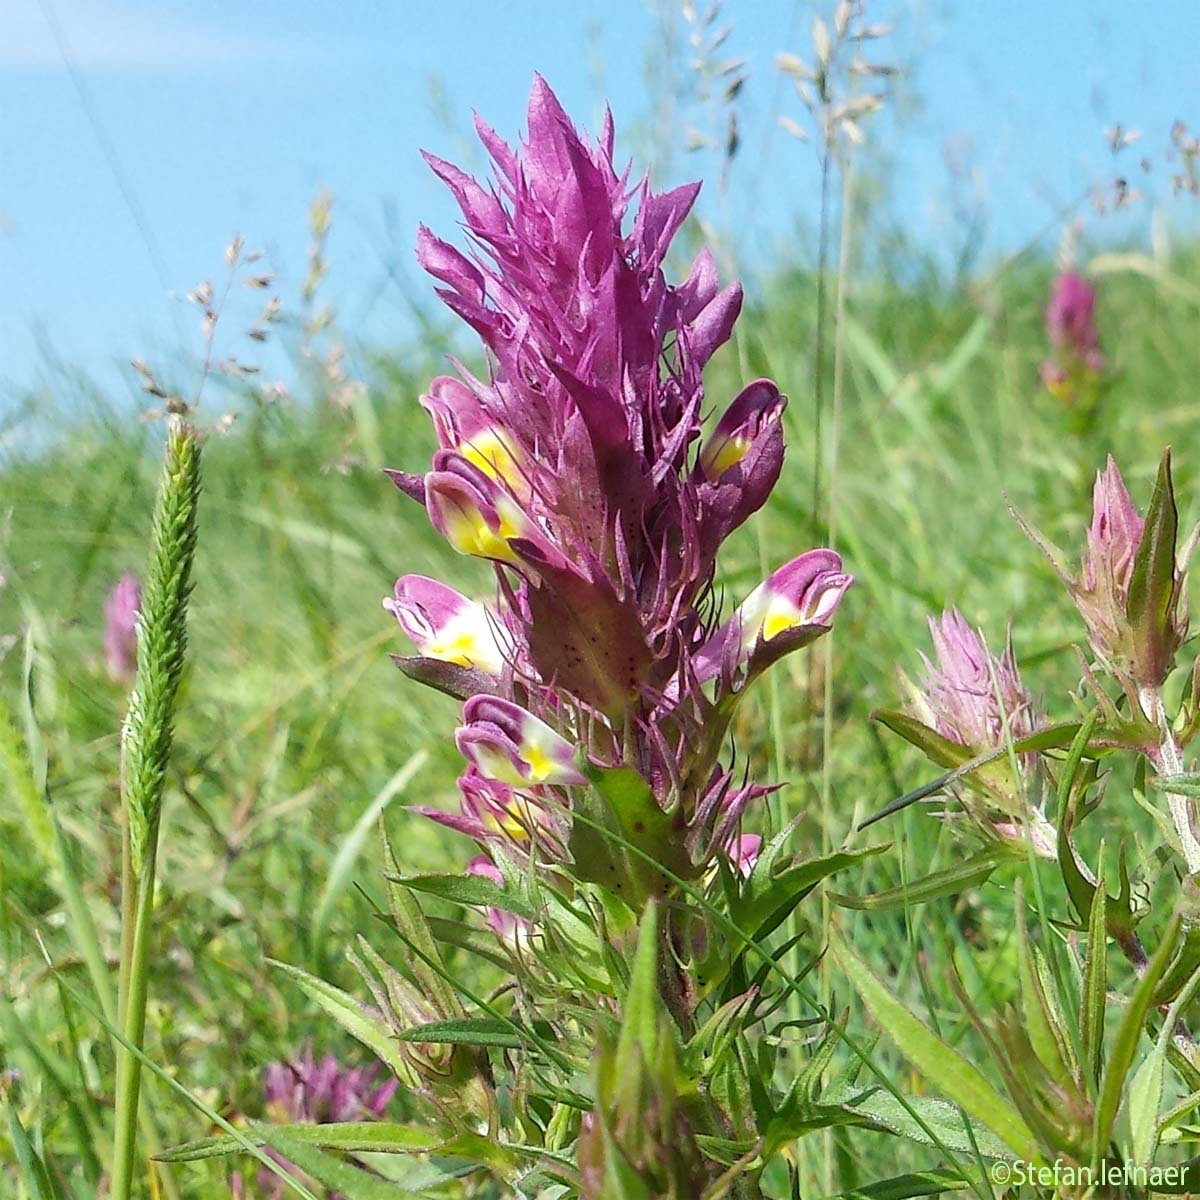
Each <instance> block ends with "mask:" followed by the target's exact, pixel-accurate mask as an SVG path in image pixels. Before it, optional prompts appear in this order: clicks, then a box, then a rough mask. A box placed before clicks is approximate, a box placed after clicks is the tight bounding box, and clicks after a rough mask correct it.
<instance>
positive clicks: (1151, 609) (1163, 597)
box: [1126, 447, 1179, 686]
mask: <svg viewBox="0 0 1200 1200" xmlns="http://www.w3.org/2000/svg"><path fill="white" fill-rule="evenodd" d="M1178 533H1179V513H1178V510H1177V509H1176V507H1175V491H1174V488H1173V486H1172V483H1171V450H1170V447H1168V448H1167V449H1165V450H1164V451H1163V454H1162V459H1161V461H1160V462H1159V464H1158V478H1157V479H1156V480H1155V483H1154V492H1153V494H1152V495H1151V497H1150V506H1149V508H1148V509H1147V510H1146V526H1145V532H1144V533H1143V534H1142V540H1141V543H1140V545H1139V546H1138V551H1137V555H1136V557H1135V558H1134V561H1133V574H1132V575H1131V576H1130V579H1129V600H1128V605H1127V610H1126V615H1127V616H1128V618H1129V624H1130V627H1131V629H1132V630H1133V635H1134V639H1135V643H1136V646H1137V656H1138V661H1139V666H1141V667H1143V669H1144V670H1146V671H1149V672H1151V673H1152V675H1154V676H1157V678H1147V679H1139V681H1138V682H1139V683H1142V684H1143V685H1147V686H1149V685H1152V684H1157V683H1161V682H1162V680H1163V679H1164V678H1165V677H1166V674H1167V671H1168V670H1169V668H1170V660H1171V654H1172V653H1173V651H1174V645H1173V643H1172V634H1171V610H1172V608H1173V607H1174V604H1175V542H1176V539H1177V537H1178Z"/></svg>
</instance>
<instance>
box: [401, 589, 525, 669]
mask: <svg viewBox="0 0 1200 1200" xmlns="http://www.w3.org/2000/svg"><path fill="white" fill-rule="evenodd" d="M383 606H384V608H386V609H387V610H388V611H389V612H391V613H392V614H393V615H394V616H395V618H396V620H397V621H399V622H400V628H401V629H403V630H404V632H405V633H406V634H408V636H409V637H410V638H411V639H412V641H413V643H414V644H415V645H416V647H417V649H418V650H419V651H420V652H421V654H422V655H424V656H425V657H427V658H433V659H437V660H438V661H439V662H447V663H453V664H454V665H455V666H460V667H476V668H478V669H479V670H481V671H487V672H489V673H490V674H492V675H499V674H500V673H501V672H502V671H503V670H504V662H505V656H504V648H503V646H502V644H501V638H500V636H499V627H498V625H497V623H496V621H495V619H494V618H493V617H492V616H491V615H490V614H489V613H488V610H487V607H486V606H485V605H483V604H479V603H477V602H476V601H474V600H468V599H467V598H466V596H460V595H459V594H458V592H456V591H455V590H454V589H453V588H450V587H447V586H446V585H445V584H444V583H438V581H437V580H435V579H426V578H425V576H424V575H405V576H403V577H402V578H400V579H397V580H396V592H395V596H394V597H389V598H388V599H385V600H384V602H383Z"/></svg>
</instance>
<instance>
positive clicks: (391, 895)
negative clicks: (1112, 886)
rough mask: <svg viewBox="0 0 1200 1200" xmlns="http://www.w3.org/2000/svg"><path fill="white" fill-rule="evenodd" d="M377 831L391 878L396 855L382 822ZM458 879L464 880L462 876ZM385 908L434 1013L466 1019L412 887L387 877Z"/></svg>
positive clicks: (414, 976)
mask: <svg viewBox="0 0 1200 1200" xmlns="http://www.w3.org/2000/svg"><path fill="white" fill-rule="evenodd" d="M380 831H381V833H382V834H383V859H384V864H385V866H386V867H387V868H389V870H390V872H391V873H393V874H394V873H395V872H396V871H397V870H398V867H397V863H396V854H395V851H394V850H393V849H392V843H391V841H390V840H389V838H388V833H387V826H386V825H385V824H384V823H383V822H380ZM458 878H463V879H466V878H468V877H467V876H465V875H464V876H459V877H458ZM388 908H389V910H390V911H391V914H392V921H393V923H394V925H395V929H396V932H397V933H398V934H399V935H400V938H401V939H402V940H403V941H404V942H405V943H406V944H407V945H408V947H409V950H410V951H411V954H410V957H409V959H408V969H409V972H410V975H411V977H412V978H413V979H414V980H415V981H416V982H417V983H418V984H419V985H420V987H421V989H422V990H423V991H424V993H425V995H426V996H427V997H428V998H429V1000H430V1001H431V1002H432V1005H433V1008H434V1011H435V1012H438V1013H440V1014H441V1015H442V1016H443V1017H446V1018H450V1017H462V1016H466V1013H465V1011H464V1009H463V1006H462V1001H461V1000H459V998H458V993H457V992H456V991H455V990H454V988H453V987H451V986H450V984H449V982H448V981H447V977H446V963H445V960H444V959H443V958H442V952H441V949H440V948H439V946H438V943H437V941H436V939H435V938H434V936H433V933H432V932H431V930H430V928H429V921H428V920H427V919H426V917H425V913H424V912H423V911H422V909H421V905H420V904H419V903H418V902H417V898H416V896H414V895H413V893H412V885H411V884H405V883H397V882H396V881H395V879H394V878H392V875H391V874H389V876H388Z"/></svg>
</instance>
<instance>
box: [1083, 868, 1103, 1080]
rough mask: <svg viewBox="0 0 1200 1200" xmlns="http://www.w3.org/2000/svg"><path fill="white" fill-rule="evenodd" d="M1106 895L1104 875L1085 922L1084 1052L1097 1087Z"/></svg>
mask: <svg viewBox="0 0 1200 1200" xmlns="http://www.w3.org/2000/svg"><path fill="white" fill-rule="evenodd" d="M1107 908H1108V894H1107V893H1106V892H1105V890H1104V875H1103V873H1102V874H1101V875H1100V877H1099V879H1098V881H1097V884H1096V894H1095V898H1094V900H1093V901H1092V911H1091V917H1090V919H1089V921H1088V953H1087V962H1086V963H1085V964H1084V968H1083V1031H1082V1032H1083V1052H1084V1055H1085V1057H1086V1058H1087V1061H1088V1066H1089V1067H1090V1068H1091V1073H1092V1079H1093V1080H1094V1081H1095V1082H1096V1083H1097V1084H1099V1082H1100V1075H1101V1072H1102V1070H1103V1065H1104V1014H1105V1012H1106V1011H1107V1009H1108V920H1107V912H1106V909H1107Z"/></svg>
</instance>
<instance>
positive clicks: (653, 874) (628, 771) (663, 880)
mask: <svg viewBox="0 0 1200 1200" xmlns="http://www.w3.org/2000/svg"><path fill="white" fill-rule="evenodd" d="M581 769H582V770H583V773H584V774H585V775H586V776H587V777H588V780H589V781H590V783H591V785H592V786H591V787H590V788H588V789H587V791H586V792H580V793H579V794H578V795H577V797H576V798H575V800H574V801H573V804H574V805H575V806H576V807H577V808H578V809H579V810H580V811H581V812H582V813H583V815H584V816H585V817H587V818H588V819H589V820H590V821H591V822H594V825H589V824H586V823H585V822H582V821H577V822H575V823H574V824H573V826H572V828H571V838H570V845H569V848H570V852H571V857H572V859H573V860H574V863H575V868H574V872H573V873H574V874H575V876H576V877H577V878H579V879H582V880H584V881H585V882H587V883H596V884H599V885H600V886H601V887H604V888H607V889H608V890H609V891H610V892H613V893H614V894H615V895H617V896H620V898H621V899H622V900H624V901H625V903H626V904H628V905H629V907H630V908H632V909H633V910H634V911H635V912H637V911H640V910H641V907H642V905H643V903H644V902H645V901H646V899H647V898H648V897H650V896H660V895H663V894H664V893H666V892H667V891H669V890H670V889H669V881H668V879H667V877H666V876H665V875H664V874H663V873H662V872H661V871H659V870H658V869H657V868H656V867H655V866H653V865H651V863H649V862H647V861H646V860H645V859H643V858H640V857H638V856H637V855H635V854H631V853H630V852H629V851H628V850H627V849H626V848H625V847H624V846H623V845H621V841H622V840H623V841H626V842H629V843H631V844H633V845H635V846H637V847H638V848H639V849H640V850H642V851H643V852H644V853H645V854H647V855H649V857H650V858H651V859H653V860H654V863H656V864H661V865H662V866H664V867H666V869H667V870H668V871H670V872H671V873H672V874H674V875H676V876H678V877H679V878H681V879H690V878H694V877H695V874H696V868H695V866H693V864H692V862H691V859H690V858H689V856H688V853H687V849H686V847H685V845H684V839H683V837H682V836H681V833H682V829H681V827H680V821H681V818H682V814H681V813H674V814H672V813H666V812H664V811H663V810H662V808H661V807H660V806H659V803H658V801H657V800H656V799H655V796H654V793H653V791H651V789H650V785H649V784H648V783H647V782H646V781H645V780H644V779H643V778H642V777H641V775H639V774H638V772H637V771H635V770H633V768H632V767H598V766H596V765H595V764H594V763H584V764H582V767H581ZM595 826H599V827H600V828H596V827H595ZM606 831H608V832H607V833H606ZM609 834H614V835H616V837H615V838H614V837H613V836H609ZM618 839H619V840H618Z"/></svg>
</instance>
